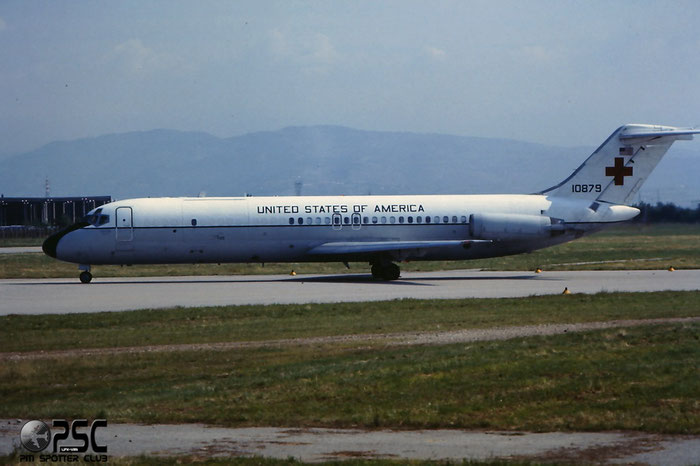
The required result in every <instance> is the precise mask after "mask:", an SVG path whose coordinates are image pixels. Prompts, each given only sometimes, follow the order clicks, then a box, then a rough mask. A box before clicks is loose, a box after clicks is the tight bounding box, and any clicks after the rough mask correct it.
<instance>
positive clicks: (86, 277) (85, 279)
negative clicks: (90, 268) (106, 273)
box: [80, 272, 92, 283]
mask: <svg viewBox="0 0 700 466" xmlns="http://www.w3.org/2000/svg"><path fill="white" fill-rule="evenodd" d="M90 281H92V274H91V273H90V272H82V273H81V274H80V282H81V283H90Z"/></svg>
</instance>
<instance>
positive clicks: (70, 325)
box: [0, 291, 700, 352]
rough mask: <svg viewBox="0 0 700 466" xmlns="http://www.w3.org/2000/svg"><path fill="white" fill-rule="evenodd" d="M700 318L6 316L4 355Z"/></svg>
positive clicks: (399, 311)
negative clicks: (65, 349)
mask: <svg viewBox="0 0 700 466" xmlns="http://www.w3.org/2000/svg"><path fill="white" fill-rule="evenodd" d="M699 315H700V291H684V292H655V293H600V294H595V295H586V294H574V295H567V296H562V295H554V296H537V297H531V298H525V299H524V298H501V299H461V300H415V299H405V300H394V301H384V302H367V303H329V304H301V305H267V306H263V305H247V306H222V307H201V308H173V309H157V310H141V311H129V312H103V313H94V314H67V315H26V316H19V315H9V316H1V317H0V352H8V351H36V350H54V349H64V348H98V347H116V346H140V345H156V344H175V343H211V342H226V341H259V340H267V339H282V338H300V337H311V336H326V335H347V334H362V333H388V332H405V331H414V330H415V331H426V330H432V331H434V330H439V331H446V330H455V329H464V328H488V327H496V326H511V325H534V324H544V323H574V322H592V321H607V320H614V319H644V318H658V317H691V316H699Z"/></svg>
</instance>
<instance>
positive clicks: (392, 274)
mask: <svg viewBox="0 0 700 466" xmlns="http://www.w3.org/2000/svg"><path fill="white" fill-rule="evenodd" d="M400 275H401V269H400V268H399V266H398V265H396V264H387V266H386V267H384V269H383V278H384V280H396V279H397V278H399V276H400Z"/></svg>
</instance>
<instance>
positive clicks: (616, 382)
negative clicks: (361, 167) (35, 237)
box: [0, 292, 700, 434]
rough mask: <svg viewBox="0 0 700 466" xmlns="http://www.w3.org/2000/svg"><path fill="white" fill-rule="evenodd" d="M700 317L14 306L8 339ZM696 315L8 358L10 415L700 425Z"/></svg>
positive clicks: (675, 309) (70, 344) (2, 367)
mask: <svg viewBox="0 0 700 466" xmlns="http://www.w3.org/2000/svg"><path fill="white" fill-rule="evenodd" d="M698 315H700V292H660V293H602V294H597V295H569V296H543V297H532V298H519V299H479V300H452V301H416V300H402V301H390V302H380V303H346V304H327V305H321V304H319V305H285V306H283V305H277V306H228V307H221V308H196V309H182V308H179V309H169V310H156V311H134V312H118V313H101V314H83V315H79V314H73V315H56V316H50V315H40V316H6V317H3V318H2V319H0V344H1V345H2V351H30V350H51V349H70V348H85V347H96V346H102V347H118V346H125V345H126V346H131V345H144V344H166V343H172V344H176V343H190V342H199V343H201V342H217V341H246V340H270V339H280V338H290V337H304V336H323V335H339V334H352V333H377V332H382V333H391V332H399V331H420V330H452V329H458V328H490V327H499V326H506V325H526V324H540V323H555V322H571V323H573V322H587V321H609V320H614V319H628V318H660V317H681V316H698ZM699 340H700V324H698V323H686V324H666V325H654V326H645V327H631V328H619V329H615V330H602V331H592V332H586V333H570V334H564V335H558V336H551V337H532V338H519V339H513V340H509V341H487V342H477V343H469V344H451V345H443V346H414V347H388V346H386V345H385V344H384V343H383V342H382V341H380V340H376V341H356V342H352V341H350V342H348V341H345V342H342V343H334V344H330V343H329V344H316V345H305V346H291V345H289V346H281V347H267V348H238V349H231V350H216V351H214V350H196V351H195V350H192V351H173V352H157V353H156V352H153V353H149V352H138V353H128V354H109V353H107V354H93V355H89V356H86V355H80V354H77V355H68V356H61V357H50V356H49V357H45V358H41V359H24V360H15V359H12V358H3V360H2V361H3V362H2V364H0V399H2V400H3V401H2V403H0V418H2V417H7V418H75V417H77V418H81V417H85V418H95V417H106V418H108V419H109V420H110V421H111V422H145V423H156V422H203V423H208V424H217V425H227V426H254V425H257V426H264V425H276V426H329V427H353V426H362V427H369V428H373V427H383V428H438V427H444V428H467V429H505V430H530V431H557V430H571V431H573V430H590V431H596V430H639V431H646V432H659V433H691V434H697V433H699V432H700V403H699V402H698V398H697V393H700V377H698V361H700V341H699Z"/></svg>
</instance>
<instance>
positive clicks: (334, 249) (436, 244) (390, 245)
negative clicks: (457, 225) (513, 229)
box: [308, 240, 491, 255]
mask: <svg viewBox="0 0 700 466" xmlns="http://www.w3.org/2000/svg"><path fill="white" fill-rule="evenodd" d="M490 242H491V241H490V240H439V241H357V242H354V241H350V242H338V243H323V244H321V245H319V246H316V247H314V248H311V249H310V250H309V251H308V253H309V254H313V255H325V254H358V253H368V252H384V251H398V250H408V249H426V248H444V247H449V246H465V245H467V244H470V243H490Z"/></svg>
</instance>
